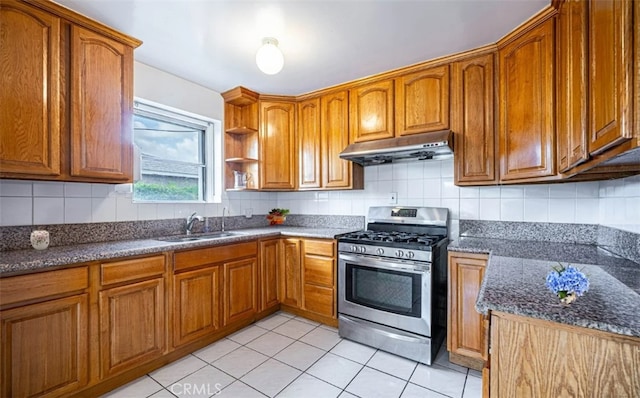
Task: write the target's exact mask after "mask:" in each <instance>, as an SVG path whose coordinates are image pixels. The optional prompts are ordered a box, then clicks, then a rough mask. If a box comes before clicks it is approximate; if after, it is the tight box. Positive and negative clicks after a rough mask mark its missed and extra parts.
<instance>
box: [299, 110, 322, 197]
mask: <svg viewBox="0 0 640 398" xmlns="http://www.w3.org/2000/svg"><path fill="white" fill-rule="evenodd" d="M320 134H321V133H320V98H312V99H309V100H306V101H302V102H300V103H299V104H298V150H299V156H300V159H299V163H300V183H299V185H298V187H299V188H300V189H306V188H320V186H321V185H322V181H321V178H322V167H323V164H322V158H321V155H320V150H321V138H320Z"/></svg>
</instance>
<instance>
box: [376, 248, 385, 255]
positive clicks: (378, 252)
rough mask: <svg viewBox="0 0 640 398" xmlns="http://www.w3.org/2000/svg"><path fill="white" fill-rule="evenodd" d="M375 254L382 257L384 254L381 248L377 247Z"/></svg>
mask: <svg viewBox="0 0 640 398" xmlns="http://www.w3.org/2000/svg"><path fill="white" fill-rule="evenodd" d="M376 254H377V255H378V256H382V255H383V254H384V249H383V248H381V247H379V248H378V249H377V250H376Z"/></svg>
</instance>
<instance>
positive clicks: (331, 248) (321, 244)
mask: <svg viewBox="0 0 640 398" xmlns="http://www.w3.org/2000/svg"><path fill="white" fill-rule="evenodd" d="M335 247H336V246H335V241H333V240H304V253H305V254H316V255H318V256H325V257H333V256H335V250H336V249H335Z"/></svg>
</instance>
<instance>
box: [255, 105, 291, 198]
mask: <svg viewBox="0 0 640 398" xmlns="http://www.w3.org/2000/svg"><path fill="white" fill-rule="evenodd" d="M295 105H296V104H295V102H293V101H260V159H259V161H260V188H261V189H273V190H279V189H286V190H291V189H295V188H296V179H297V166H296V143H295V135H294V134H295V109H296V106H295Z"/></svg>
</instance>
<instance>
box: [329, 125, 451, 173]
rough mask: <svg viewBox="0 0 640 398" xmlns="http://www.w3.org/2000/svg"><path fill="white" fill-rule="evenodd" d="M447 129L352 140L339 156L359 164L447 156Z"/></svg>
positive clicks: (365, 164) (448, 138) (448, 143)
mask: <svg viewBox="0 0 640 398" xmlns="http://www.w3.org/2000/svg"><path fill="white" fill-rule="evenodd" d="M452 138H453V134H452V133H451V131H450V130H445V131H436V132H433V133H421V134H412V135H407V136H403V137H398V138H387V139H383V140H375V141H367V142H356V143H355V144H351V145H349V146H347V147H346V148H345V150H344V151H342V152H341V153H340V157H341V158H342V159H345V160H350V161H352V162H354V163H357V164H360V165H363V166H374V165H377V164H383V163H393V162H400V161H405V162H406V161H411V160H429V159H447V158H450V157H451V156H452V155H453V142H452Z"/></svg>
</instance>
